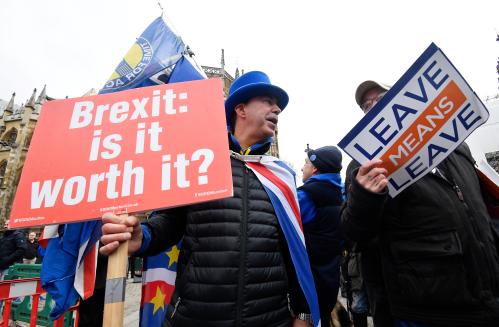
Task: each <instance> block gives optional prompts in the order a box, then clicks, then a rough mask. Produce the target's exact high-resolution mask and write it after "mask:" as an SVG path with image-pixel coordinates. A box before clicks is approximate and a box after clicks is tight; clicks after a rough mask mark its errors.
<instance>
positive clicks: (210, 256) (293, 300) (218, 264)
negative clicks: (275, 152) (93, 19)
mask: <svg viewBox="0 0 499 327" xmlns="http://www.w3.org/2000/svg"><path fill="white" fill-rule="evenodd" d="M287 104H288V95H287V93H286V92H285V91H284V90H283V89H281V88H280V87H278V86H275V85H273V84H272V83H271V82H270V79H269V77H268V76H267V75H266V74H265V73H263V72H259V71H254V72H249V73H246V74H244V75H242V76H241V77H239V78H238V79H237V80H235V81H234V82H233V84H232V86H231V88H230V91H229V96H228V98H227V100H226V102H225V113H226V118H227V126H228V135H229V145H230V150H231V151H232V152H231V153H232V155H231V164H232V179H233V184H234V185H233V186H234V196H233V197H232V198H226V199H221V200H215V201H211V202H206V203H199V204H195V205H188V206H184V207H178V208H173V209H166V210H160V211H157V212H155V213H153V214H152V215H151V217H150V219H149V220H148V221H147V222H144V223H142V224H140V223H139V221H138V220H137V218H136V217H134V216H129V217H127V218H119V217H117V216H115V215H113V214H105V215H104V216H103V217H102V221H103V227H102V232H103V236H102V239H101V240H102V243H104V246H103V247H102V248H101V249H100V251H101V253H102V254H105V255H109V254H110V253H112V252H114V251H115V250H116V249H117V248H118V246H119V242H121V241H124V240H130V243H129V247H128V251H129V253H130V254H135V255H141V256H150V255H155V254H157V253H160V252H161V251H164V250H165V249H167V248H168V247H170V246H172V245H174V244H177V243H178V242H179V241H180V239H183V243H182V249H181V251H180V256H179V260H178V266H177V277H176V288H175V291H174V294H173V296H172V300H171V305H169V306H168V307H167V315H166V319H165V322H164V325H165V326H207V327H209V326H216V327H225V326H227V327H229V326H282V327H284V326H309V322H308V321H306V320H307V319H298V318H302V317H305V318H306V317H307V314H308V313H309V309H308V305H307V303H306V301H305V298H304V295H303V293H302V291H301V289H300V286H299V285H298V282H297V276H296V273H295V270H294V269H293V265H292V263H291V259H290V253H289V250H288V247H287V244H286V241H285V240H284V237H283V231H282V229H281V227H280V225H279V222H278V220H277V216H276V212H275V210H274V207H273V205H272V202H271V201H270V199H269V197H268V196H267V194H266V192H265V190H264V188H263V186H262V184H261V182H260V181H259V180H258V178H257V177H256V175H255V174H254V173H253V172H252V171H251V170H249V169H248V168H247V166H246V165H245V163H244V161H242V160H241V154H243V155H249V154H251V155H253V154H254V155H262V156H263V155H265V153H266V152H267V151H268V150H269V148H270V144H271V141H272V137H273V136H274V133H275V130H276V128H277V122H278V117H279V114H280V113H281V111H283V110H284V108H285V107H286V105H287ZM235 153H237V155H235ZM238 156H239V157H238ZM131 230H133V231H131ZM291 312H293V313H294V314H293V315H292V313H291Z"/></svg>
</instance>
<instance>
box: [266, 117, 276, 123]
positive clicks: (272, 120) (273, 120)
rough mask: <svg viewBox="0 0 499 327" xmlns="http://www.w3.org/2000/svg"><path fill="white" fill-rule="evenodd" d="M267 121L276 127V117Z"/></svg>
mask: <svg viewBox="0 0 499 327" xmlns="http://www.w3.org/2000/svg"><path fill="white" fill-rule="evenodd" d="M267 120H268V121H269V122H271V123H272V124H274V125H277V117H269V118H267Z"/></svg>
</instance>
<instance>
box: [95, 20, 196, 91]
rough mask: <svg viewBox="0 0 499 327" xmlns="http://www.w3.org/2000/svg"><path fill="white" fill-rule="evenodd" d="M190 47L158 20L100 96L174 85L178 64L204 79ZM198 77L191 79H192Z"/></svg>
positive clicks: (130, 52) (141, 38)
mask: <svg viewBox="0 0 499 327" xmlns="http://www.w3.org/2000/svg"><path fill="white" fill-rule="evenodd" d="M186 49H187V47H186V45H185V44H184V42H183V41H182V39H181V38H180V36H178V35H176V34H175V33H174V32H173V31H172V30H171V29H170V28H169V27H168V26H167V25H166V23H165V22H164V21H163V18H162V17H158V18H156V19H155V20H154V21H153V22H152V23H151V24H150V25H149V26H148V27H147V28H146V30H145V31H144V32H143V33H142V35H140V37H139V38H137V40H136V41H135V43H134V44H133V45H132V47H131V48H130V50H128V53H127V54H126V55H125V57H124V58H123V59H122V60H121V62H120V63H119V64H118V67H116V69H115V70H114V72H113V73H112V74H111V76H110V77H109V79H108V81H107V82H106V84H105V85H104V87H103V88H102V89H101V90H100V91H99V94H104V93H111V92H117V91H124V90H128V89H134V88H137V87H144V86H151V85H157V84H166V83H169V82H171V81H170V78H171V75H172V74H174V71H175V70H176V69H175V68H176V66H177V65H182V66H187V67H184V68H183V69H182V70H183V71H185V72H187V74H192V75H193V76H192V77H195V76H200V75H201V76H202V77H205V76H204V73H203V72H202V70H201V69H199V68H198V67H197V66H196V64H195V63H193V61H192V60H190V58H189V56H188V55H186V54H187V51H186ZM192 79H199V77H198V78H187V79H184V80H192Z"/></svg>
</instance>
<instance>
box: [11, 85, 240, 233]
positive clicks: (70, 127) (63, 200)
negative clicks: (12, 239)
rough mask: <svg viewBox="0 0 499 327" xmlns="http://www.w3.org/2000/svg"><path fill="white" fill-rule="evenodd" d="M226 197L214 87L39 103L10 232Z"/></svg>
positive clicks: (217, 88) (219, 97)
mask: <svg viewBox="0 0 499 327" xmlns="http://www.w3.org/2000/svg"><path fill="white" fill-rule="evenodd" d="M230 196H232V174H231V166H230V157H229V153H228V141H227V132H226V122H225V113H224V105H223V92H222V85H221V81H220V80H219V79H210V80H203V81H193V82H186V83H177V84H167V85H158V86H151V87H146V88H140V89H133V90H128V91H124V92H117V93H110V94H105V95H97V96H92V97H84V98H75V99H66V100H55V101H50V102H48V103H46V104H45V105H44V106H43V108H42V111H41V115H40V119H39V121H38V123H37V126H36V130H35V133H34V135H33V139H32V141H31V145H30V149H29V152H28V155H27V158H26V162H25V165H24V168H23V172H22V176H21V180H20V183H19V185H18V188H17V193H16V197H15V200H14V204H13V208H12V213H11V216H10V226H9V227H12V228H16V227H27V226H36V225H45V224H57V223H68V222H75V221H82V220H90V219H95V218H98V217H100V216H102V214H103V213H104V212H108V211H110V212H139V211H146V210H152V209H157V208H165V207H172V206H179V205H185V204H189V203H196V202H202V201H208V200H213V199H219V198H224V197H230Z"/></svg>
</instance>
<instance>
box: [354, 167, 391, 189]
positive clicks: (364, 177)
mask: <svg viewBox="0 0 499 327" xmlns="http://www.w3.org/2000/svg"><path fill="white" fill-rule="evenodd" d="M381 163H382V161H381V160H380V159H373V160H371V161H368V162H365V163H364V164H363V165H362V166H360V168H359V172H358V173H357V177H355V179H356V180H357V182H359V184H360V185H362V187H363V188H365V189H366V190H368V191H371V192H374V193H380V192H381V191H383V189H384V188H385V187H386V185H387V184H388V179H387V178H386V173H387V171H386V169H385V168H381V167H380V165H381Z"/></svg>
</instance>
